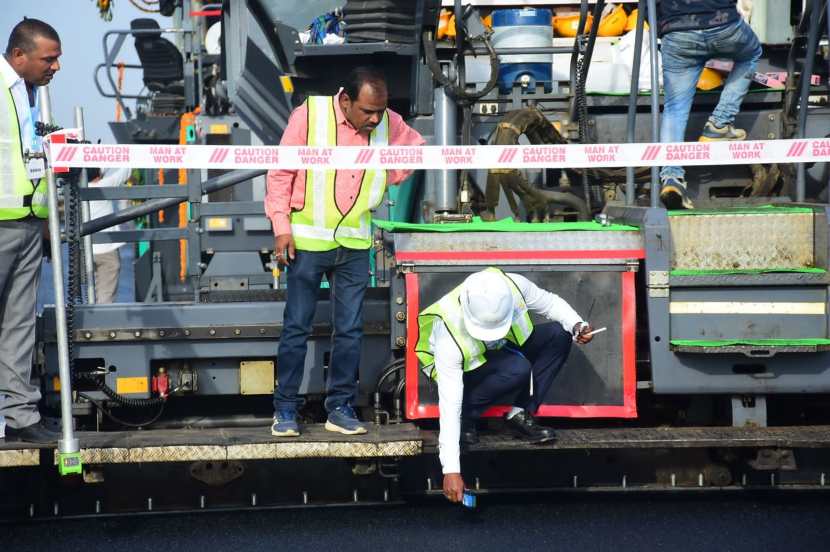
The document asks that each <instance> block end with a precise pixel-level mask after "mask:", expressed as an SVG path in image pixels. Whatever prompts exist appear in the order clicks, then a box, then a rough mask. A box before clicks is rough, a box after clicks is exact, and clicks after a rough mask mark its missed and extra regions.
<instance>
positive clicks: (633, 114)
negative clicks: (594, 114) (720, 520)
mask: <svg viewBox="0 0 830 552" xmlns="http://www.w3.org/2000/svg"><path fill="white" fill-rule="evenodd" d="M645 18H646V10H645V0H639V2H638V6H637V31H636V34H635V35H634V65H633V66H632V67H631V92H630V95H629V96H628V129H627V130H628V136H627V141H628V143H629V144H632V143H634V142H636V141H637V133H636V129H637V102H638V100H639V94H640V65H641V61H642V57H643V27H644V26H645V25H644V23H645ZM635 193H636V190H635V188H634V167H626V168H625V204H626V205H634V194H635Z"/></svg>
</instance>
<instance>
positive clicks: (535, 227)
mask: <svg viewBox="0 0 830 552" xmlns="http://www.w3.org/2000/svg"><path fill="white" fill-rule="evenodd" d="M374 223H375V225H377V226H378V227H380V228H383V229H384V230H387V231H389V232H573V231H593V232H609V231H613V232H639V230H640V229H639V228H637V227H636V226H627V225H623V224H610V225H608V226H603V225H602V224H599V223H597V222H515V221H514V220H513V219H511V218H505V219H502V220H497V221H493V222H485V221H483V220H481V218H479V217H474V218H473V221H472V222H448V223H444V224H416V223H411V222H396V221H391V220H377V219H376V220H375V221H374Z"/></svg>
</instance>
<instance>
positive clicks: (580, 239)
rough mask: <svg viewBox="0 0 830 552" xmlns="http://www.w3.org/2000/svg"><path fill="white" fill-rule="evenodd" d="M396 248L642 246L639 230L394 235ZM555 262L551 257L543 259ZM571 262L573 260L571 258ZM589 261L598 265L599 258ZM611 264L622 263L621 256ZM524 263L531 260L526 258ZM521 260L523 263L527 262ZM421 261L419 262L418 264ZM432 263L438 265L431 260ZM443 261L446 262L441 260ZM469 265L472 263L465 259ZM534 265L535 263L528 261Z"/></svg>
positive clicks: (516, 249)
mask: <svg viewBox="0 0 830 552" xmlns="http://www.w3.org/2000/svg"><path fill="white" fill-rule="evenodd" d="M394 238H395V251H411V252H415V251H441V252H453V251H580V250H612V251H613V250H633V249H642V248H643V239H642V234H641V233H640V232H611V231H609V232H590V231H579V232H510V233H507V232H449V233H442V232H434V233H413V234H395V236H394ZM543 262H544V263H545V264H552V263H551V261H550V260H546V261H543ZM568 262H569V263H572V261H568ZM589 262H591V263H593V264H596V263H598V262H600V261H599V260H597V259H591V260H590V261H589ZM609 262H610V263H612V264H613V263H619V262H621V261H620V260H619V259H617V260H611V261H609ZM524 263H528V261H525V262H524ZM524 263H522V264H524ZM416 264H418V263H416ZM430 264H435V262H434V261H430ZM441 264H447V263H445V262H443V261H442V263H441ZM466 264H470V262H469V261H466ZM529 264H532V263H529Z"/></svg>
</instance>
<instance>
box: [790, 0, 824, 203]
mask: <svg viewBox="0 0 830 552" xmlns="http://www.w3.org/2000/svg"><path fill="white" fill-rule="evenodd" d="M819 8H820V6H819V2H818V0H813V1H812V2H811V3H810V10H811V12H812V17H811V18H810V31H809V33H808V34H807V57H806V58H805V59H804V67H803V69H802V71H801V94H800V96H799V100H798V130H797V131H796V137H797V138H804V135H805V134H806V131H807V111H808V109H809V107H808V104H809V103H810V80H811V77H812V75H813V67H814V66H815V61H816V50H817V49H818V40H819V37H820V35H821V33H820V28H821V19H822V15H823V14H822V12H821V10H820V9H819ZM806 189H807V167H806V166H805V165H804V163H799V164H798V173H797V178H796V182H795V201H796V202H798V203H802V202H803V201H804V200H805V199H806V195H807V194H806Z"/></svg>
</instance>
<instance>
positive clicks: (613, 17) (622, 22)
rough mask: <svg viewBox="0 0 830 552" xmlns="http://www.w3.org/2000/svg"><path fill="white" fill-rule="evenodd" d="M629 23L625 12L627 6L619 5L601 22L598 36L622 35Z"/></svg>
mask: <svg viewBox="0 0 830 552" xmlns="http://www.w3.org/2000/svg"><path fill="white" fill-rule="evenodd" d="M627 23H628V16H627V15H626V13H625V8H623V7H622V5H619V6H617V7H616V8H614V9H613V10H612V11H611V13H609V14H608V15H606V16H605V17H603V18H602V20H601V21H600V22H599V29H597V36H620V35H622V34H623V32H625V26H626V24H627ZM635 23H636V20H635Z"/></svg>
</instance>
